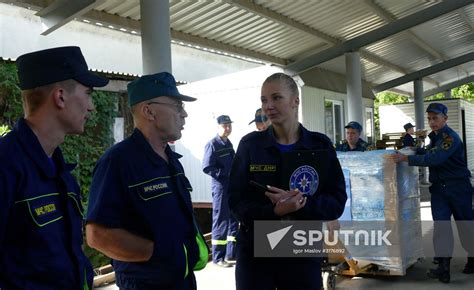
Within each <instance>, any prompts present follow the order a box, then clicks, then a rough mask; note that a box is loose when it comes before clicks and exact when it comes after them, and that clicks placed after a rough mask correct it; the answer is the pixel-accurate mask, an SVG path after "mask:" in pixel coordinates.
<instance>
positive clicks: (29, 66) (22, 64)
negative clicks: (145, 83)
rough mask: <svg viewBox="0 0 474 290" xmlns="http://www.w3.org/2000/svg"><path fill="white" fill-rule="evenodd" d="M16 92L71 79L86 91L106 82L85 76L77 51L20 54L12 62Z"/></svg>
mask: <svg viewBox="0 0 474 290" xmlns="http://www.w3.org/2000/svg"><path fill="white" fill-rule="evenodd" d="M16 66H17V68H18V79H19V80H20V89H22V90H29V89H34V88H37V87H41V86H45V85H49V84H52V83H56V82H60V81H65V80H69V79H73V80H76V81H78V82H79V83H81V84H83V85H84V86H86V87H103V86H105V85H107V83H108V82H109V80H108V79H106V78H104V77H101V76H98V75H95V74H93V73H91V72H89V69H88V67H87V63H86V60H85V59H84V56H83V55H82V52H81V49H80V48H79V47H77V46H63V47H56V48H50V49H45V50H39V51H35V52H31V53H27V54H23V55H21V56H19V57H18V59H17V60H16Z"/></svg>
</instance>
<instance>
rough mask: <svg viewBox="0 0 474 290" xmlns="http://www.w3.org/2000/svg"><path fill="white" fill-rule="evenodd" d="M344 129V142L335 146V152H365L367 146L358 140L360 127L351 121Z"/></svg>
mask: <svg viewBox="0 0 474 290" xmlns="http://www.w3.org/2000/svg"><path fill="white" fill-rule="evenodd" d="M344 128H345V129H346V140H344V142H343V143H341V144H338V145H337V146H336V151H343V152H347V151H361V152H362V151H366V150H367V147H368V146H369V145H368V144H367V142H365V141H364V140H362V139H361V138H360V134H361V133H362V125H361V124H359V123H358V122H356V121H351V122H349V123H347V125H346V126H345V127H344Z"/></svg>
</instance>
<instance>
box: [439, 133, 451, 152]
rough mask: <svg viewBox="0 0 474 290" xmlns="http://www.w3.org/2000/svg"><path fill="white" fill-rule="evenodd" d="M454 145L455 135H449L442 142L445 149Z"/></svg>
mask: <svg viewBox="0 0 474 290" xmlns="http://www.w3.org/2000/svg"><path fill="white" fill-rule="evenodd" d="M452 145H453V137H451V136H447V137H446V138H444V140H443V144H441V147H442V148H443V149H444V150H448V149H449V148H451V146H452Z"/></svg>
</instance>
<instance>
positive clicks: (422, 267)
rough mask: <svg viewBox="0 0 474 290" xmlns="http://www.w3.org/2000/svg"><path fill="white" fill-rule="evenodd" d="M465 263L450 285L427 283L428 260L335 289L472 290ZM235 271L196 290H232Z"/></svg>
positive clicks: (426, 211) (456, 263) (209, 271)
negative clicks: (403, 270)
mask: <svg viewBox="0 0 474 290" xmlns="http://www.w3.org/2000/svg"><path fill="white" fill-rule="evenodd" d="M420 193H421V201H422V203H421V208H420V212H421V219H422V220H431V208H430V203H429V192H428V189H427V187H425V186H421V187H420ZM465 263H466V260H465V259H464V258H453V259H452V261H451V283H450V284H443V283H440V282H438V281H437V280H432V279H429V278H428V277H427V276H426V271H427V270H428V269H429V268H432V267H433V266H434V265H433V264H432V262H431V259H426V260H421V261H419V262H418V263H416V264H415V265H413V266H412V267H410V268H409V269H408V270H407V274H406V275H405V276H401V277H394V276H367V275H361V276H358V277H346V276H337V279H336V289H351V290H356V289H403V290H411V289H419V290H422V289H429V290H438V289H440V290H441V289H443V290H444V289H456V290H457V289H469V290H474V274H470V275H466V274H462V273H461V271H462V269H463V267H464V264H465ZM234 270H235V268H234V267H232V268H220V267H217V266H215V265H213V264H212V263H209V264H208V266H207V267H206V268H205V269H204V270H202V271H199V272H196V279H197V284H198V290H234V289H235V278H234ZM98 289H101V290H105V289H106V290H112V289H117V287H116V286H115V285H110V286H107V287H101V288H98Z"/></svg>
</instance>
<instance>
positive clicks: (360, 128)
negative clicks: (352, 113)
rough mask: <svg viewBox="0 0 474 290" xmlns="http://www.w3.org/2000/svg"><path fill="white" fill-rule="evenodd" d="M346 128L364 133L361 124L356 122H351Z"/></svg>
mask: <svg viewBox="0 0 474 290" xmlns="http://www.w3.org/2000/svg"><path fill="white" fill-rule="evenodd" d="M344 128H346V129H348V128H351V129H356V130H357V131H359V133H360V132H362V125H361V124H359V123H358V122H356V121H351V122H349V123H347V125H346V126H345V127H344Z"/></svg>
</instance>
